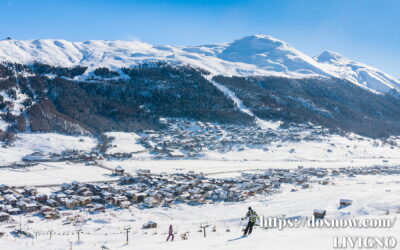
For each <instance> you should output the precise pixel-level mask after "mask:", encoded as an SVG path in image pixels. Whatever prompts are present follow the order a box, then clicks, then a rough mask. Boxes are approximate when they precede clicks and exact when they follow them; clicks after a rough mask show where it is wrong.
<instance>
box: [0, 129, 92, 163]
mask: <svg viewBox="0 0 400 250" xmlns="http://www.w3.org/2000/svg"><path fill="white" fill-rule="evenodd" d="M96 145H97V140H96V139H95V138H93V137H88V136H68V135H62V134H56V133H20V134H17V138H16V141H15V142H14V144H13V145H12V146H10V147H0V166H2V165H7V164H10V163H13V162H18V161H21V160H22V158H23V157H24V156H26V155H29V154H32V153H35V152H40V153H42V154H49V153H57V154H59V153H62V152H63V151H67V150H78V151H79V150H82V151H89V152H90V151H91V150H92V149H93V148H95V147H96Z"/></svg>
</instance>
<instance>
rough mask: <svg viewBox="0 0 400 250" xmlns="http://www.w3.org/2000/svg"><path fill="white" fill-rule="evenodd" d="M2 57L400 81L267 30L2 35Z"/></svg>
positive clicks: (376, 83)
mask: <svg viewBox="0 0 400 250" xmlns="http://www.w3.org/2000/svg"><path fill="white" fill-rule="evenodd" d="M0 60H2V61H11V62H17V63H21V64H31V63H34V62H39V63H43V64H48V65H54V66H63V67H72V66H76V65H79V66H85V67H88V71H87V73H86V76H88V75H89V76H90V74H91V72H93V71H94V70H95V69H96V68H99V67H107V68H110V69H111V70H118V69H120V68H123V67H128V68H129V67H132V66H135V65H139V64H142V63H146V62H152V61H167V62H170V63H177V64H185V65H190V66H192V67H197V68H201V69H204V70H206V71H208V72H210V73H211V74H213V75H225V76H277V77H289V78H304V77H321V76H322V77H334V78H342V79H346V80H348V81H350V82H352V83H354V84H356V85H358V86H360V87H363V88H365V89H367V90H370V91H372V92H375V93H388V92H390V91H391V90H393V89H396V90H400V81H399V80H398V79H396V78H394V77H392V76H390V75H389V74H386V73H384V72H383V71H380V70H378V69H376V68H373V67H371V66H368V65H365V64H362V63H358V62H355V61H352V60H350V59H347V58H345V57H344V56H341V55H340V54H338V53H336V52H332V51H325V52H323V53H321V54H320V55H319V56H316V57H310V56H308V55H306V54H304V53H303V52H301V51H299V50H297V49H296V48H294V47H292V46H291V45H289V44H288V43H286V42H284V41H281V40H279V39H276V38H273V37H271V36H267V35H251V36H246V37H243V38H240V39H237V40H235V41H232V42H228V43H223V44H208V45H199V46H172V45H152V44H148V43H145V42H141V41H121V40H116V41H108V40H89V41H85V42H69V41H66V40H62V39H43V40H41V39H36V40H12V39H11V40H9V39H7V40H2V41H0Z"/></svg>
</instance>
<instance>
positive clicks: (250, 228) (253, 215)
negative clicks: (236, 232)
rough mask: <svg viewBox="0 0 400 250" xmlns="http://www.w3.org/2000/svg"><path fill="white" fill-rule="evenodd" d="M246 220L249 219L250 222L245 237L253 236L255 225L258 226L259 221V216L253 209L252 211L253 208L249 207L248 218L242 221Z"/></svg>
mask: <svg viewBox="0 0 400 250" xmlns="http://www.w3.org/2000/svg"><path fill="white" fill-rule="evenodd" d="M246 218H249V222H248V223H247V226H246V229H245V230H244V234H243V236H247V235H248V234H249V235H250V234H251V232H252V231H253V226H254V224H256V221H257V219H259V217H258V214H257V213H256V212H255V211H254V210H253V209H251V207H249V211H248V212H247V214H246V217H244V218H242V220H244V219H246Z"/></svg>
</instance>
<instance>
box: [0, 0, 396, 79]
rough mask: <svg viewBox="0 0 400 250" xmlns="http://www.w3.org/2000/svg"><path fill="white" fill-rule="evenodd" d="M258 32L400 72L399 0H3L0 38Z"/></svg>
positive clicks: (150, 38) (198, 37) (198, 39)
mask: <svg viewBox="0 0 400 250" xmlns="http://www.w3.org/2000/svg"><path fill="white" fill-rule="evenodd" d="M257 33H262V34H267V35H271V36H274V37H276V38H278V39H281V40H284V41H287V42H288V43H290V44H291V45H293V46H294V47H296V48H297V49H300V50H302V51H303V52H305V53H306V54H308V55H311V56H314V55H317V54H319V53H320V52H322V51H324V50H328V49H329V50H333V51H337V52H339V53H342V54H343V55H345V56H347V57H349V58H352V59H354V60H359V61H361V62H364V63H367V64H370V65H372V66H375V67H377V68H380V69H382V70H384V71H386V72H388V73H390V74H392V75H393V76H395V77H397V78H400V63H399V58H400V1H399V0H273V1H272V0H271V1H269V0H231V1H227V0H202V1H200V0H195V1H191V0H171V1H167V0H142V1H134V0H132V1H129V0H108V1H105V0H86V1H85V0H0V38H1V37H7V36H10V37H12V38H14V39H38V38H62V39H66V40H70V41H85V40H96V39H103V40H132V39H138V40H141V41H144V42H148V43H155V44H174V45H199V44H205V43H220V42H226V41H231V40H234V39H237V38H240V37H243V36H246V35H251V34H257Z"/></svg>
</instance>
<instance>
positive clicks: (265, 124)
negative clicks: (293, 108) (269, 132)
mask: <svg viewBox="0 0 400 250" xmlns="http://www.w3.org/2000/svg"><path fill="white" fill-rule="evenodd" d="M212 77H213V76H212V75H208V76H205V78H206V79H207V80H208V81H210V82H211V83H212V84H213V85H214V86H215V87H217V88H218V89H219V90H220V91H222V92H223V93H224V94H225V95H226V96H227V97H228V98H229V99H231V100H232V101H233V102H234V103H235V106H236V108H237V109H239V110H240V111H241V112H243V113H245V114H248V115H249V116H251V117H253V118H254V119H255V122H256V124H257V125H258V126H259V127H260V128H262V129H277V128H278V127H279V126H280V125H281V123H280V122H270V121H266V120H263V119H260V118H259V117H257V116H256V115H255V114H254V113H253V112H252V111H251V110H250V109H249V108H247V107H246V105H244V103H243V101H242V100H240V99H239V98H238V97H237V96H236V94H235V93H234V92H233V91H232V90H230V89H229V88H228V87H226V86H224V85H222V84H220V83H218V82H216V81H214V80H213V79H212Z"/></svg>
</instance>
